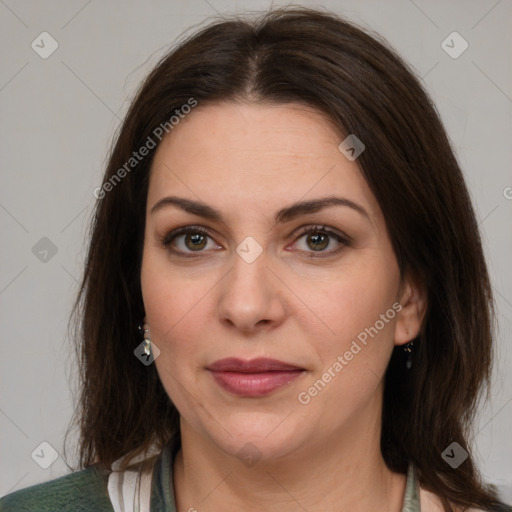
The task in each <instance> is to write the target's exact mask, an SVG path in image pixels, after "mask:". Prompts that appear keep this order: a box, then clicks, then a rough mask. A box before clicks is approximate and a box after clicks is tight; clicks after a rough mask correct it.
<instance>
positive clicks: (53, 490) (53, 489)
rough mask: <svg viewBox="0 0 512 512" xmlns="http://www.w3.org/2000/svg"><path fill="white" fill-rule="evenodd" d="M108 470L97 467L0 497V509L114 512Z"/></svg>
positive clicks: (17, 511) (8, 510)
mask: <svg viewBox="0 0 512 512" xmlns="http://www.w3.org/2000/svg"><path fill="white" fill-rule="evenodd" d="M107 479H108V472H106V471H105V470H102V469H100V468H98V467H96V466H90V467H88V468H87V469H84V470H82V471H77V472H75V473H71V474H69V475H65V476H62V477H60V478H56V479H55V480H51V481H49V482H45V483H42V484H38V485H33V486H32V487H27V488H25V489H20V490H19V491H16V492H13V493H11V494H8V495H7V496H4V497H3V498H0V512H14V511H15V512H36V511H37V512H54V511H57V510H58V511H60V512H67V511H69V512H71V511H73V512H78V511H84V512H85V511H89V510H95V511H97V512H103V511H105V512H107V511H108V512H113V508H112V504H111V502H110V499H109V496H108V489H107Z"/></svg>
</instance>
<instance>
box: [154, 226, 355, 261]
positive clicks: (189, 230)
mask: <svg viewBox="0 0 512 512" xmlns="http://www.w3.org/2000/svg"><path fill="white" fill-rule="evenodd" d="M310 233H314V234H324V235H328V236H329V237H333V238H335V239H336V240H337V241H338V242H339V243H340V244H341V246H340V247H339V248H338V249H335V250H331V251H318V252H315V251H311V252H310V251H302V252H306V254H308V256H307V257H309V258H326V257H328V256H333V255H335V254H338V253H339V252H340V251H342V250H343V249H344V248H345V247H349V246H350V245H351V238H350V237H349V236H347V235H345V237H343V236H340V235H339V234H337V233H335V232H333V231H331V230H329V229H328V228H326V227H325V226H318V225H317V226H309V227H307V228H305V229H303V230H302V231H301V232H300V233H299V234H298V235H297V237H296V239H295V240H294V242H296V241H297V240H299V239H300V238H302V237H303V236H305V235H308V234H310ZM188 234H195V235H197V234H200V235H204V236H207V237H208V238H211V239H213V237H212V235H211V234H210V233H209V232H208V231H207V230H205V229H204V228H201V227H199V226H185V227H182V228H177V229H175V230H173V231H171V232H170V233H168V234H166V235H165V236H164V237H162V239H161V240H160V242H161V244H162V245H163V246H165V247H168V246H169V245H170V244H171V243H172V242H173V241H174V240H175V238H177V237H178V236H180V235H188ZM172 252H173V253H174V254H178V255H179V256H183V257H185V258H196V257H198V256H200V255H201V253H202V252H204V251H196V252H197V254H194V252H193V251H191V252H188V253H186V252H183V251H179V250H178V251H177V250H175V249H172Z"/></svg>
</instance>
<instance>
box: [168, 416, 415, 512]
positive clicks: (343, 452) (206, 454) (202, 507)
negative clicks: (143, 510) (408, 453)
mask: <svg viewBox="0 0 512 512" xmlns="http://www.w3.org/2000/svg"><path fill="white" fill-rule="evenodd" d="M367 419H368V418H367ZM363 425H364V426H363ZM361 428H363V430H361ZM181 438H182V448H181V450H180V451H179V452H178V454H177V456H176V459H175V462H174V468H173V476H174V488H175V496H176V503H177V507H178V508H177V510H178V511H179V512H185V511H193V510H197V511H200V512H210V511H212V512H213V511H218V510H238V511H240V512H245V511H253V510H265V511H268V512H274V511H275V512H277V511H279V512H292V511H294V512H295V511H297V510H308V511H310V512H313V511H316V510H332V511H344V510H350V511H351V512H362V511H367V510H379V511H385V512H400V510H401V508H402V500H403V495H404V489H405V481H406V477H405V475H401V474H396V473H393V472H391V471H390V470H389V469H388V468H387V466H386V465H385V463H384V459H383V458H382V454H381V452H380V418H379V421H374V422H373V423H372V422H370V423H368V422H367V423H361V424H358V425H353V426H352V428H348V427H347V428H344V430H343V432H339V431H335V432H332V434H331V435H330V436H329V437H328V438H327V439H326V438H325V437H323V438H322V441H321V442H315V441H313V440H310V442H308V445H307V446H302V447H300V448H298V449H296V450H294V451H293V453H291V454H289V455H287V456H286V457H281V458H277V459H272V458H271V459H267V460H263V459H261V460H260V461H258V462H257V463H256V464H254V465H252V466H247V465H245V464H244V463H243V462H242V461H240V459H238V458H237V457H235V456H232V455H228V454H226V453H225V452H224V451H222V450H220V449H219V448H218V447H217V446H216V445H215V444H214V443H212V441H211V440H210V439H208V438H206V437H205V436H202V435H200V434H199V433H198V432H197V431H196V430H194V429H192V428H191V427H190V425H188V424H187V423H186V422H184V421H182V425H181Z"/></svg>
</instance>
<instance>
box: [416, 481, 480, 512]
mask: <svg viewBox="0 0 512 512" xmlns="http://www.w3.org/2000/svg"><path fill="white" fill-rule="evenodd" d="M420 503H421V512H444V507H443V504H442V503H441V500H440V499H439V497H438V496H437V495H436V494H434V493H432V492H430V491H427V490H426V489H424V488H423V487H420ZM452 507H453V510H454V511H455V512H485V511H483V510H481V509H478V508H465V509H462V508H460V507H456V506H454V505H452Z"/></svg>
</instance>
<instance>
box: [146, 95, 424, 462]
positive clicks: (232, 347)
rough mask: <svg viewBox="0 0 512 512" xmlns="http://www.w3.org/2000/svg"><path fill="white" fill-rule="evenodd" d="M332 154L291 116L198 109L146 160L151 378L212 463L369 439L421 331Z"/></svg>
mask: <svg viewBox="0 0 512 512" xmlns="http://www.w3.org/2000/svg"><path fill="white" fill-rule="evenodd" d="M341 142H342V137H341V136H340V135H339V134H338V133H337V132H336V131H335V129H334V128H333V127H332V125H331V124H330V123H329V122H328V121H327V119H326V118H325V117H323V116H322V115H321V114H319V113H317V112H315V111H313V110H311V109H310V108H308V107H305V106H303V105H300V104H287V105H273V106H270V105H261V104H249V103H240V104H227V103H222V104H214V105H212V104H210V105H206V106H202V105H201V104H199V105H198V106H197V107H196V108H195V109H194V110H193V111H192V112H191V113H190V114H189V115H188V116H186V117H185V118H184V119H182V120H181V121H180V123H179V124H178V125H176V126H174V128H173V130H172V132H170V133H169V135H168V136H167V138H164V140H163V142H162V143H161V145H160V147H159V148H158V150H157V153H156V155H155V159H154V161H153V164H152V168H151V176H150V183H149V191H148V201H147V214H146V215H147V216H146V231H145V241H144V253H143V262H142V275H141V281H142V292H143V299H144V305H145V310H146V321H147V324H148V326H149V329H150V332H151V339H152V341H153V343H154V344H155V345H156V346H157V347H158V348H159V349H160V351H161V353H160V355H159V357H158V358H157V359H156V361H155V364H156V367H157V370H158V373H159V376H160V378H161V381H162V383H163V386H164V388H165V390H166V392H167V394H168V395H169V397H170V399H171V400H172V402H173V403H174V404H175V405H176V407H177V409H178V410H179V412H180V415H181V422H182V424H181V428H182V430H183V429H188V430H189V431H190V432H194V433H195V435H196V436H197V435H199V436H201V438H202V439H205V440H207V441H208V442H211V443H212V444H213V445H214V446H216V447H218V448H219V449H221V450H222V451H223V452H226V453H229V454H233V455H236V454H240V453H242V454H243V453H244V450H246V451H247V450H249V451H250V450H253V451H257V453H258V457H264V458H268V459H272V458H276V457H280V456H284V455H289V454H291V453H292V452H295V451H297V450H299V451H300V450H306V449H313V448H314V445H315V444H318V445H320V444H321V443H325V442H326V441H328V440H329V439H331V440H332V439H351V441H350V442H354V439H355V438H356V437H357V438H359V439H363V440H364V438H365V436H371V435H375V433H376V432H378V429H379V419H380V411H381V403H382V378H383V375H384V372H385V369H386V367H387V364H388V361H389V358H390V356H391V352H392V350H393V347H394V345H395V344H402V343H405V342H406V341H408V339H412V338H413V337H414V335H415V334H416V331H417V329H418V328H419V323H414V320H413V319H411V317H407V316H406V311H407V310H408V309H407V308H409V306H407V304H405V303H404V301H405V302H407V300H408V299H409V298H410V297H411V293H412V288H411V287H409V286H408V285H407V283H406V282H404V283H401V281H400V274H399V268H398V265H397V261H396V258H395V256H394V253H393V250H392V247H391V244H390V240H389V237H388V233H387V230H386V226H385V223H384V219H383V216H382V212H381V210H380V208H379V205H378V203H377V202H376V199H375V197H374V196H373V194H372V192H371V191H370V189H369V187H368V185H367V184H366V182H365V180H364V179H363V177H362V175H361V172H360V170H359V168H358V165H357V160H355V161H350V160H349V159H347V158H346V157H345V156H344V154H343V153H341V152H340V150H339V149H338V146H339V144H340V143H341ZM363 142H364V143H365V144H366V145H368V144H371V141H363ZM171 197H172V198H174V199H166V198H171ZM327 198H329V199H333V198H336V200H331V201H330V202H326V203H325V204H322V203H321V202H322V200H325V199H327ZM317 203H318V204H317ZM315 205H316V206H315ZM178 228H187V229H186V232H182V233H179V234H176V235H175V236H173V233H172V232H173V231H175V230H177V229H178ZM309 228H311V229H313V230H316V231H313V232H312V233H309V234H308V233H306V234H304V231H306V230H307V229H309ZM198 229H199V230H200V231H199V232H198ZM402 305H404V307H403V309H402ZM399 310H401V312H399ZM406 329H407V330H408V336H406V334H405V331H406ZM231 358H235V359H236V360H235V361H223V360H226V359H231ZM262 358H263V359H272V360H274V362H273V363H272V362H269V361H262V360H261V359H262ZM256 359H260V361H255V360H256ZM275 361H278V362H277V363H276V362H275ZM351 434H354V435H353V436H352V435H351ZM356 434H357V436H356ZM340 436H341V437H340ZM347 436H348V437H347ZM248 443H251V444H250V445H248ZM248 447H250V448H248Z"/></svg>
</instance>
